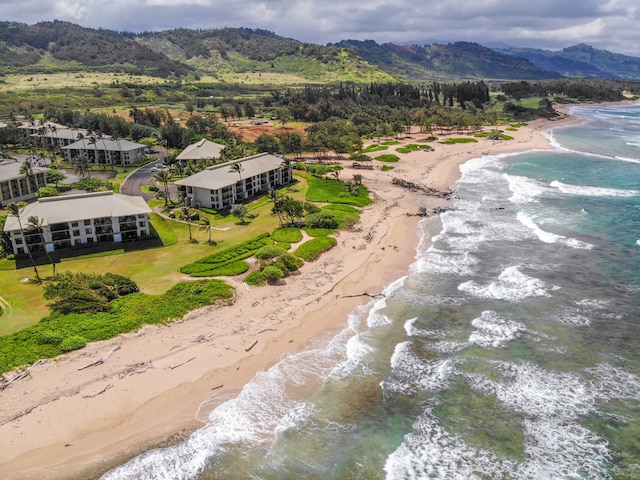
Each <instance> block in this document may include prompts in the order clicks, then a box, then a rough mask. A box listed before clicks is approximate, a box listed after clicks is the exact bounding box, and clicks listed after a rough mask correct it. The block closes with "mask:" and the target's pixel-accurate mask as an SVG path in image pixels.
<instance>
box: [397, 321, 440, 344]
mask: <svg viewBox="0 0 640 480" xmlns="http://www.w3.org/2000/svg"><path fill="white" fill-rule="evenodd" d="M417 321H418V318H412V319H410V320H407V321H406V322H404V331H405V332H407V335H408V336H410V337H420V338H431V339H437V338H442V337H445V336H446V335H447V334H446V332H444V331H443V330H423V329H421V328H416V326H415V325H416V322H417Z"/></svg>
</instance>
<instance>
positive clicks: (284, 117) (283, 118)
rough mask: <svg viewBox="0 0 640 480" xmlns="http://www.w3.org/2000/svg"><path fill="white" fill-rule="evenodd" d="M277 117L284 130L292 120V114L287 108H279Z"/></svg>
mask: <svg viewBox="0 0 640 480" xmlns="http://www.w3.org/2000/svg"><path fill="white" fill-rule="evenodd" d="M276 117H278V121H279V122H280V125H281V126H282V129H284V126H285V125H286V123H287V122H288V121H289V120H291V112H290V111H289V109H288V108H287V107H279V108H277V109H276Z"/></svg>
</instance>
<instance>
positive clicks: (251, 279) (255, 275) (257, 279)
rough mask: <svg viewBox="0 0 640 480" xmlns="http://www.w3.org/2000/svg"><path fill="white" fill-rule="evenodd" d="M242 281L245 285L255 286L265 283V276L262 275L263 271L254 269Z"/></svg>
mask: <svg viewBox="0 0 640 480" xmlns="http://www.w3.org/2000/svg"><path fill="white" fill-rule="evenodd" d="M244 283H246V284H247V285H253V286H255V287H259V286H261V285H264V284H265V283H267V277H265V276H264V273H262V271H260V270H254V271H253V272H251V273H250V274H249V275H247V276H246V278H245V279H244Z"/></svg>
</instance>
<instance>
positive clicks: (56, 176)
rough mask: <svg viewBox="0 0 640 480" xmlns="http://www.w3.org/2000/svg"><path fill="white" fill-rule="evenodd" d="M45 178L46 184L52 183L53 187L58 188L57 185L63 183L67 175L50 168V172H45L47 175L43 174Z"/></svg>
mask: <svg viewBox="0 0 640 480" xmlns="http://www.w3.org/2000/svg"><path fill="white" fill-rule="evenodd" d="M45 178H46V180H47V183H53V184H54V185H55V187H56V188H58V184H59V183H60V182H63V181H64V180H65V179H66V178H67V174H66V173H64V172H63V171H62V170H59V169H57V168H52V169H51V170H48V171H47V173H46V174H45Z"/></svg>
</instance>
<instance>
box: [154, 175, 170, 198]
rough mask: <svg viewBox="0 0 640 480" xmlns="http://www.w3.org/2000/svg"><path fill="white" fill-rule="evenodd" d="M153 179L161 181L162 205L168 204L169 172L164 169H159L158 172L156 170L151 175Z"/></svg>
mask: <svg viewBox="0 0 640 480" xmlns="http://www.w3.org/2000/svg"><path fill="white" fill-rule="evenodd" d="M153 179H154V180H155V181H156V182H160V183H162V187H163V190H164V206H165V207H168V206H169V182H170V181H171V172H170V171H169V170H166V169H164V168H163V169H161V170H160V171H159V172H156V173H155V174H154V175H153Z"/></svg>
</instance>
